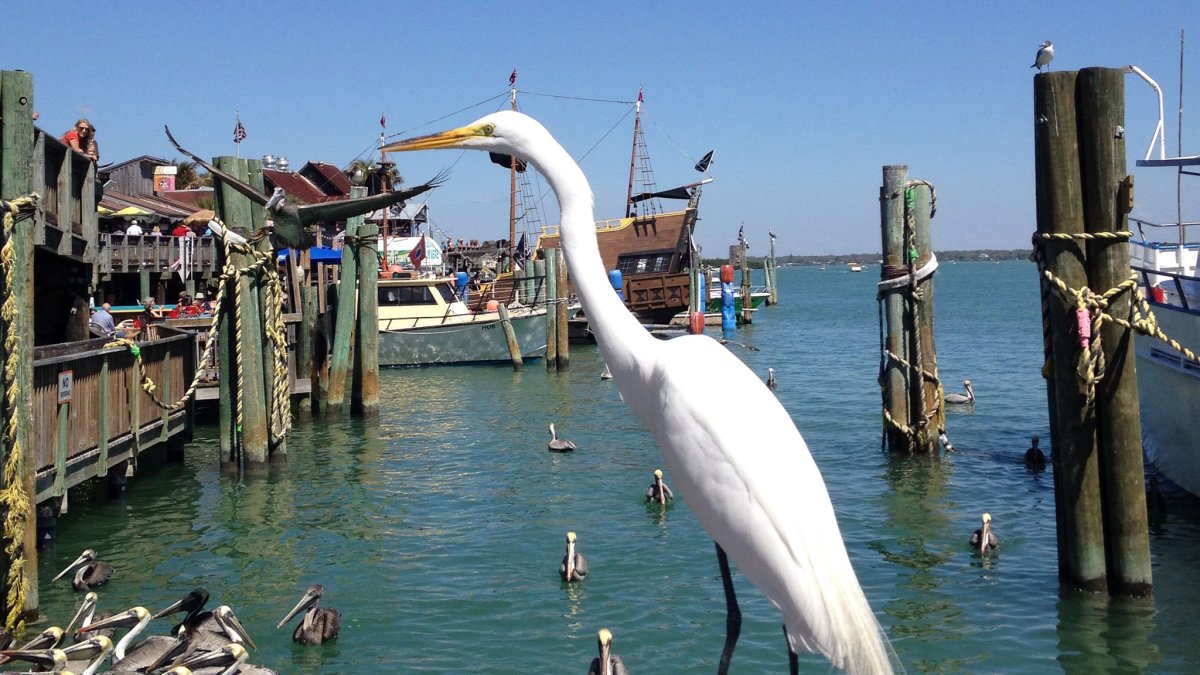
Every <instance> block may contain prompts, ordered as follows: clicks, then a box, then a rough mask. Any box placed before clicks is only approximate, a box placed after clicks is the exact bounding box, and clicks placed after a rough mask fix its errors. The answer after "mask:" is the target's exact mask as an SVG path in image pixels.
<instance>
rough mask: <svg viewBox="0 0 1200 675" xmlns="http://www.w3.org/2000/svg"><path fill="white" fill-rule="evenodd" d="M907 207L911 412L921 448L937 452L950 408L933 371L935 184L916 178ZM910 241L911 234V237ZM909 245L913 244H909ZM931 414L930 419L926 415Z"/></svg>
mask: <svg viewBox="0 0 1200 675" xmlns="http://www.w3.org/2000/svg"><path fill="white" fill-rule="evenodd" d="M904 193H905V194H904V208H905V212H906V214H908V215H911V216H912V219H911V221H908V218H907V216H906V221H907V222H906V228H911V229H912V232H911V235H912V241H913V243H914V244H915V247H914V248H913V249H912V250H909V251H907V253H906V254H905V260H906V261H907V262H908V274H910V275H911V276H910V277H909V285H906V286H907V287H906V295H905V303H906V304H907V305H908V320H909V325H908V327H907V328H908V330H909V332H910V334H911V336H912V339H911V340H910V344H909V348H910V352H909V354H910V355H909V359H910V361H911V363H912V364H913V370H912V374H911V376H910V377H909V391H910V393H911V398H910V403H909V405H910V408H909V409H910V410H915V411H917V414H916V415H913V416H912V420H911V422H910V424H912V425H915V426H916V429H917V433H916V438H915V445H916V448H914V451H915V452H922V453H925V454H937V452H938V438H939V436H941V434H942V432H943V430H944V429H945V427H946V406H945V401H943V400H942V389H941V387H939V386H938V383H937V381H936V380H935V379H934V377H933V375H935V374H936V373H937V372H938V369H937V346H936V343H935V341H934V331H933V323H934V322H933V317H934V312H933V271H932V270H930V269H926V268H927V267H928V266H931V265H932V264H933V259H934V258H933V234H932V231H931V227H930V220H931V219H932V218H933V212H934V208H935V207H934V203H933V186H932V185H930V184H929V183H927V182H925V181H916V180H911V181H908V182H907V184H906V188H905V191H904ZM906 239H907V238H906ZM906 247H907V246H906ZM927 416H928V419H926V417H927Z"/></svg>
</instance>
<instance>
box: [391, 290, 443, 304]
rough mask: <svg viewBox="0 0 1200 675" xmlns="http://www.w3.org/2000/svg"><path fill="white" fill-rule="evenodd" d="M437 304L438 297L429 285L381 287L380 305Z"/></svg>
mask: <svg viewBox="0 0 1200 675" xmlns="http://www.w3.org/2000/svg"><path fill="white" fill-rule="evenodd" d="M439 288H440V287H439ZM443 297H445V296H444V295H443ZM436 304H438V302H437V299H436V298H435V297H434V295H433V289H431V288H430V287H429V286H384V287H381V288H380V289H379V306H380V307H403V306H409V305H436Z"/></svg>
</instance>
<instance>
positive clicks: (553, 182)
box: [528, 133, 657, 386]
mask: <svg viewBox="0 0 1200 675" xmlns="http://www.w3.org/2000/svg"><path fill="white" fill-rule="evenodd" d="M538 150H539V151H538V152H537V153H535V154H536V155H538V156H536V157H535V156H531V157H529V158H528V159H529V161H530V162H531V163H533V165H534V166H535V167H537V169H538V171H540V172H541V174H542V175H543V176H545V177H546V180H547V181H548V182H549V183H550V187H551V188H552V189H553V190H554V194H555V195H556V196H557V198H558V208H559V212H560V214H561V218H562V222H561V224H560V225H559V232H560V234H561V244H562V249H563V253H564V254H566V257H567V265H568V268H569V270H570V276H571V283H572V284H573V285H574V286H575V290H576V291H577V292H578V294H579V299H580V301H581V302H582V303H583V310H584V312H585V313H586V314H587V319H588V329H589V330H590V331H591V332H592V333H593V334H594V335H595V336H596V343H597V344H598V345H600V351H601V352H602V353H603V354H604V360H605V362H606V363H607V364H608V367H609V370H610V371H611V372H612V374H613V379H614V380H616V382H617V384H618V386H620V385H621V381H622V378H624V379H626V380H628V379H630V378H632V377H637V376H638V373H636V365H637V359H636V358H634V356H635V355H636V354H637V353H639V352H643V355H644V352H647V351H650V350H654V349H656V348H657V341H656V340H655V339H654V338H653V337H652V336H651V335H650V334H649V333H648V332H647V331H646V330H645V329H644V328H642V325H641V324H640V323H639V322H638V320H637V319H636V318H634V316H633V315H632V314H630V313H629V310H627V309H626V308H625V304H624V302H623V301H622V300H621V298H620V297H618V296H617V294H616V292H615V291H614V290H613V288H612V286H611V285H610V284H609V281H608V273H607V271H606V270H605V269H604V263H603V261H602V260H601V258H600V249H599V247H598V245H597V243H596V225H595V219H594V217H593V212H592V190H591V187H590V186H589V185H588V182H587V178H586V177H585V176H584V174H583V171H582V170H581V169H580V168H579V165H577V164H576V163H575V160H573V159H571V156H570V155H569V154H568V153H567V151H566V150H564V149H563V147H562V146H561V145H559V144H558V142H557V141H555V140H554V139H553V137H551V136H550V135H549V134H548V133H547V134H546V139H545V142H543V143H541V144H539V146H538Z"/></svg>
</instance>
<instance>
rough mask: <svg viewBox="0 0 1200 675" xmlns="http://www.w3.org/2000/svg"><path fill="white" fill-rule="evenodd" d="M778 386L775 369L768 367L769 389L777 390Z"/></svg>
mask: <svg viewBox="0 0 1200 675" xmlns="http://www.w3.org/2000/svg"><path fill="white" fill-rule="evenodd" d="M778 386H779V383H778V382H777V381H776V380H775V369H774V368H767V389H770V390H771V391H775V387H778Z"/></svg>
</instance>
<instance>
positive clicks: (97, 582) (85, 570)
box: [50, 548, 113, 591]
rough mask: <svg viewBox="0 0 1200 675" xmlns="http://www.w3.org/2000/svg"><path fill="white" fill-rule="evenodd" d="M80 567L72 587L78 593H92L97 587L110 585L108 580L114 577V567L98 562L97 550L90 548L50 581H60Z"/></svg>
mask: <svg viewBox="0 0 1200 675" xmlns="http://www.w3.org/2000/svg"><path fill="white" fill-rule="evenodd" d="M76 567H78V568H79V569H78V570H76V572H75V580H74V581H73V582H72V584H71V585H73V586H74V587H75V590H77V591H90V590H92V589H93V588H96V587H97V586H103V585H104V584H106V583H108V580H109V578H110V577H112V575H113V566H112V565H110V564H108V563H106V562H103V561H101V560H96V549H92V548H89V549H88V550H86V551H84V552H83V553H81V554H80V555H79V557H78V558H76V559H75V562H73V563H71V564H70V565H67V568H66V569H65V570H63V571H61V572H59V573H58V576H56V577H54V578H53V579H51V580H50V582H51V583H53V582H55V581H58V580H59V579H61V578H62V577H63V575H65V574H66V573H67V572H70V571H71V570H73V569H75V568H76Z"/></svg>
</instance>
